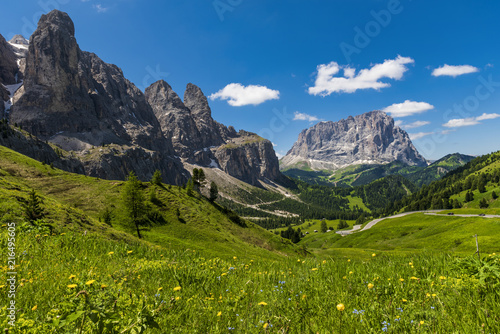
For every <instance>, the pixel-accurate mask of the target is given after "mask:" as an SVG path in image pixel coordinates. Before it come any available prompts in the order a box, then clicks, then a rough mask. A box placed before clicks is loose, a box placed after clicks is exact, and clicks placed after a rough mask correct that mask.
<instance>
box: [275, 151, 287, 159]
mask: <svg viewBox="0 0 500 334" xmlns="http://www.w3.org/2000/svg"><path fill="white" fill-rule="evenodd" d="M274 153H275V154H276V156H277V157H278V159H281V158H283V157H284V156H285V155H284V154H281V153H279V152H274Z"/></svg>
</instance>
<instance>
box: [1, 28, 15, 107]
mask: <svg viewBox="0 0 500 334" xmlns="http://www.w3.org/2000/svg"><path fill="white" fill-rule="evenodd" d="M16 60H17V56H16V54H15V53H14V50H13V49H12V46H11V45H10V44H9V43H8V42H7V41H6V40H5V38H4V37H3V36H2V35H0V83H1V84H4V85H13V84H16V83H17V77H16V74H17V73H18V71H19V69H18V66H17V61H16ZM2 88H3V87H2ZM2 95H3V99H4V101H5V100H7V99H6V98H5V89H3V93H2V92H0V96H2Z"/></svg>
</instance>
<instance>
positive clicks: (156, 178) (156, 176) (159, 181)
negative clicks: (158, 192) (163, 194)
mask: <svg viewBox="0 0 500 334" xmlns="http://www.w3.org/2000/svg"><path fill="white" fill-rule="evenodd" d="M162 182H163V179H162V177H161V172H160V171H159V170H158V169H157V170H155V172H154V174H153V177H152V178H151V183H152V184H156V185H157V186H161V184H162Z"/></svg>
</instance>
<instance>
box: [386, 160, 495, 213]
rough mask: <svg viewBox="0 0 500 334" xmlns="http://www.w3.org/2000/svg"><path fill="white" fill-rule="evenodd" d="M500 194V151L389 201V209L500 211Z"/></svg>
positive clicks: (390, 211) (395, 210) (388, 211)
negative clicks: (396, 200) (392, 201)
mask: <svg viewBox="0 0 500 334" xmlns="http://www.w3.org/2000/svg"><path fill="white" fill-rule="evenodd" d="M499 194H500V151H499V152H496V153H491V154H487V155H484V156H481V157H478V158H475V159H474V160H472V161H470V162H468V163H467V164H466V165H464V166H463V167H459V168H457V169H455V170H454V171H451V172H450V173H448V174H447V175H446V176H445V177H444V178H443V179H441V180H439V181H435V182H432V183H431V184H429V185H426V186H423V187H422V188H421V189H420V190H419V191H418V192H416V193H414V194H412V195H410V196H407V197H405V198H403V199H402V200H401V201H398V202H396V203H394V204H391V205H389V206H388V207H387V208H386V210H385V213H386V214H390V213H392V212H398V211H400V210H404V211H416V210H427V209H458V208H464V209H469V210H479V209H482V212H489V213H498V212H499V204H498V199H497V198H496V197H497V195H499Z"/></svg>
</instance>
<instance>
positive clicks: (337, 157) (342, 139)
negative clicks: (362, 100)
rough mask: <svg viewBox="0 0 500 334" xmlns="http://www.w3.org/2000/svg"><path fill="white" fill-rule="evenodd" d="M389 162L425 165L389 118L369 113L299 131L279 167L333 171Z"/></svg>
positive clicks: (406, 135)
mask: <svg viewBox="0 0 500 334" xmlns="http://www.w3.org/2000/svg"><path fill="white" fill-rule="evenodd" d="M393 161H400V162H402V163H404V164H406V165H408V166H426V165H427V162H426V160H425V159H424V158H423V157H422V156H421V155H420V154H419V153H418V151H417V150H416V149H415V147H414V146H413V144H412V142H411V140H410V137H409V136H408V134H407V133H406V132H405V131H404V130H402V129H401V128H399V127H398V126H396V125H395V124H394V120H393V119H392V117H390V116H388V115H387V114H386V113H384V112H382V111H371V112H368V113H365V114H362V115H358V116H356V117H352V116H350V117H348V118H347V119H345V120H344V119H342V120H340V121H338V122H331V121H328V122H320V123H318V124H316V125H314V126H312V127H311V128H309V129H306V130H303V131H302V132H301V133H300V135H299V138H298V140H297V141H296V142H295V144H294V145H293V147H292V148H291V150H290V151H288V153H287V154H286V155H285V156H284V157H283V159H282V160H281V164H280V167H281V169H283V170H286V169H290V168H298V169H310V170H329V171H335V170H338V169H341V168H346V167H348V166H353V165H366V164H386V163H390V162H393Z"/></svg>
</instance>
